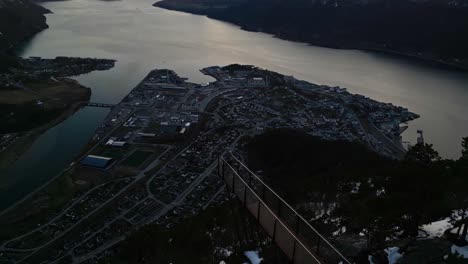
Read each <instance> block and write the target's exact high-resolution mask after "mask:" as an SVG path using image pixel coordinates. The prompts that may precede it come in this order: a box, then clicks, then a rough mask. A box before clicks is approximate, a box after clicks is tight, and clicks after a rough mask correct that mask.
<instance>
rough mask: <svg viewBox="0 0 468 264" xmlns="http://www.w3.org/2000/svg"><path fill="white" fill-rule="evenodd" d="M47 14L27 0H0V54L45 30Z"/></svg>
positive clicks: (44, 10)
mask: <svg viewBox="0 0 468 264" xmlns="http://www.w3.org/2000/svg"><path fill="white" fill-rule="evenodd" d="M48 12H49V10H47V9H45V8H43V7H40V6H38V5H36V4H34V3H32V2H30V1H29V0H0V54H1V53H4V52H6V51H7V50H8V49H11V48H13V47H15V46H16V45H17V44H18V43H20V42H21V41H23V40H25V39H26V38H28V37H31V36H32V35H34V34H36V33H37V32H39V31H42V30H44V29H46V28H47V27H48V26H47V24H46V17H45V16H44V14H46V13H48Z"/></svg>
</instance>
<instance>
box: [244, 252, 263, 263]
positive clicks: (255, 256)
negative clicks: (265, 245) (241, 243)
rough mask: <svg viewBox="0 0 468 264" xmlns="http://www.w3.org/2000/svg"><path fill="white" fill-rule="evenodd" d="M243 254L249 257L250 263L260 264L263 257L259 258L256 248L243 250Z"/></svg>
mask: <svg viewBox="0 0 468 264" xmlns="http://www.w3.org/2000/svg"><path fill="white" fill-rule="evenodd" d="M244 255H245V256H246V257H247V258H248V259H249V261H250V263H251V264H260V262H262V260H263V258H261V257H260V256H259V255H258V250H257V251H245V252H244Z"/></svg>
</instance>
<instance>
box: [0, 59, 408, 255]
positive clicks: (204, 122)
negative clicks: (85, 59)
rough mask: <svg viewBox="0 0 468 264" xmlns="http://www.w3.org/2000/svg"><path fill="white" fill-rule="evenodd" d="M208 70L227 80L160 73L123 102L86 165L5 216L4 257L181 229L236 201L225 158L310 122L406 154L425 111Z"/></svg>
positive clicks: (84, 248) (241, 69) (83, 250)
mask: <svg viewBox="0 0 468 264" xmlns="http://www.w3.org/2000/svg"><path fill="white" fill-rule="evenodd" d="M201 72H202V73H204V74H207V75H210V76H212V77H214V78H215V79H216V81H214V82H211V83H204V84H195V83H190V82H187V80H186V79H185V78H182V77H180V76H178V75H177V73H175V72H174V71H172V70H169V69H155V70H152V71H151V72H150V73H149V74H148V75H147V76H146V77H145V79H144V80H143V81H142V82H141V83H140V84H138V85H137V87H135V88H134V89H133V90H131V91H130V93H129V94H128V95H127V96H126V97H125V98H124V99H123V100H122V101H121V102H120V103H119V104H117V105H115V106H113V107H112V110H111V112H110V113H109V115H108V116H107V118H106V119H105V120H104V123H103V124H102V125H101V126H100V127H99V128H98V129H97V130H96V134H95V135H94V137H93V138H92V139H91V140H90V143H89V144H88V147H87V148H86V150H84V151H83V153H82V155H80V157H78V158H77V160H76V162H74V163H73V164H72V165H71V166H70V167H69V168H67V169H66V171H65V172H64V173H63V174H62V175H61V176H59V177H58V178H56V179H55V180H54V181H52V182H51V183H50V184H49V185H48V186H45V187H44V188H43V189H40V190H38V191H37V192H35V193H34V195H33V196H31V197H30V198H28V199H26V200H25V201H23V202H22V203H20V204H18V205H17V206H16V207H15V208H12V209H11V210H9V211H6V212H3V213H2V215H1V217H0V224H2V225H9V226H11V227H12V228H11V229H8V230H2V231H1V232H0V241H1V242H0V253H1V254H0V256H1V258H2V260H5V261H10V262H13V263H28V262H31V261H32V260H34V261H35V262H52V261H55V262H57V263H82V262H85V261H97V260H98V259H102V258H107V257H109V256H111V255H112V253H111V252H113V250H114V249H115V247H116V246H117V245H119V242H121V241H123V240H124V239H125V238H126V237H128V236H129V235H130V234H133V233H134V232H136V231H137V230H139V229H141V228H143V227H144V226H147V225H148V224H156V225H158V226H160V227H161V228H163V229H171V228H172V227H174V226H175V225H177V224H178V223H181V222H182V221H184V219H185V218H188V217H192V216H196V215H198V214H201V213H202V212H203V211H204V210H205V209H206V208H208V207H210V206H213V205H216V204H222V203H224V201H225V200H226V199H227V197H226V193H225V192H223V190H224V185H223V182H222V180H221V179H220V178H219V177H218V176H217V173H216V165H217V160H218V157H219V156H221V155H223V153H225V152H226V151H227V150H232V151H239V152H240V153H243V152H244V151H245V144H246V143H247V142H249V141H250V140H251V138H252V137H254V136H256V135H260V134H263V133H264V132H266V131H270V130H277V129H285V128H288V129H300V130H302V131H304V132H305V133H307V134H309V135H313V136H314V137H317V138H320V139H321V140H326V141H337V142H352V143H358V142H359V143H360V145H364V146H366V147H367V148H368V149H369V150H372V151H374V152H377V153H379V155H382V156H384V157H389V158H391V159H400V158H401V157H402V155H404V153H405V150H404V149H403V147H402V146H401V141H400V138H399V131H400V128H399V127H400V124H401V123H404V122H407V121H410V120H412V119H414V118H417V115H416V114H414V113H411V112H410V111H408V110H407V109H404V108H402V107H397V106H393V105H391V104H388V103H381V102H377V101H375V100H372V99H369V98H366V97H364V96H360V95H354V94H351V93H349V92H347V91H346V89H344V88H340V87H328V86H322V85H315V84H312V83H309V82H306V81H301V80H297V79H295V78H294V77H292V76H284V75H282V74H279V73H276V72H272V71H268V70H264V69H260V68H257V67H255V66H251V65H237V64H234V65H229V66H225V67H219V66H212V67H208V68H204V69H202V70H201ZM25 208H34V210H31V209H28V210H25Z"/></svg>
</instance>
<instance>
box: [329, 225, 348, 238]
mask: <svg viewBox="0 0 468 264" xmlns="http://www.w3.org/2000/svg"><path fill="white" fill-rule="evenodd" d="M344 233H346V226H342V227H341V228H340V229H338V230H336V231H335V232H333V233H332V235H333V236H338V235H342V234H344Z"/></svg>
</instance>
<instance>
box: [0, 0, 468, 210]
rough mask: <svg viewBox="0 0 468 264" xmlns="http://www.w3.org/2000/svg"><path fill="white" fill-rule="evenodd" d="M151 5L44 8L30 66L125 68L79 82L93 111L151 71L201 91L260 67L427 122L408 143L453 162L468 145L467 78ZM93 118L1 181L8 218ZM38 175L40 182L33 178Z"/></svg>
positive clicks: (135, 1)
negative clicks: (217, 75) (94, 61)
mask: <svg viewBox="0 0 468 264" xmlns="http://www.w3.org/2000/svg"><path fill="white" fill-rule="evenodd" d="M151 4H153V2H152V1H148V0H121V1H99V0H69V1H64V2H50V3H45V4H44V6H45V7H46V8H49V9H50V10H51V11H53V12H54V14H50V15H48V17H47V18H48V24H49V25H50V29H48V30H45V31H43V32H41V33H40V34H38V35H37V36H36V37H34V38H33V39H32V40H31V41H30V42H29V43H28V44H27V45H25V47H24V48H23V50H22V51H20V55H21V56H42V57H55V56H81V57H100V58H112V59H117V60H118V62H117V64H116V67H115V68H114V69H112V70H110V71H106V72H94V73H91V74H87V75H84V76H80V77H77V79H78V80H79V81H80V82H81V83H82V84H84V85H86V86H88V87H91V88H92V89H93V95H92V101H96V102H108V103H117V102H119V101H120V100H121V99H122V98H123V96H125V95H126V94H127V93H128V92H129V90H130V89H132V88H133V87H134V86H135V85H136V84H137V83H138V82H139V81H140V80H141V79H142V78H143V77H144V76H145V75H146V74H147V73H148V72H149V71H150V70H151V69H153V68H171V69H174V70H176V71H177V72H178V73H179V74H180V75H182V76H185V77H189V78H190V80H191V81H194V82H206V81H210V80H211V78H209V77H206V76H204V75H202V74H201V73H199V71H198V69H200V68H203V67H206V66H210V65H225V64H230V63H245V64H254V65H257V66H260V67H262V68H267V69H270V70H274V71H278V72H280V73H283V74H287V75H294V76H295V77H297V78H300V79H304V80H307V81H311V82H314V83H319V84H326V85H338V86H342V87H346V88H348V89H349V91H351V92H353V93H359V94H363V95H366V96H369V97H371V98H374V99H376V100H379V101H383V102H391V103H393V104H395V105H401V106H404V107H407V108H409V109H410V110H411V111H413V112H415V113H418V114H420V115H421V118H420V119H418V120H416V121H413V122H411V123H410V129H409V130H407V132H405V134H404V140H405V141H410V142H415V140H416V136H417V135H416V130H417V129H422V130H424V133H425V138H426V140H427V141H429V142H431V143H433V144H434V145H435V147H436V148H437V149H438V150H439V152H440V153H441V154H442V155H443V156H445V157H450V158H455V157H458V156H459V155H460V154H459V152H460V147H459V145H460V141H461V138H462V137H463V136H468V103H467V102H468V73H464V72H456V71H451V70H446V69H440V68H436V67H432V66H429V65H426V64H424V63H421V62H416V61H412V60H408V59H402V58H399V57H394V56H387V55H381V54H375V53H368V52H361V51H354V50H334V49H327V48H319V47H313V46H308V45H306V44H301V43H294V42H289V41H284V40H279V39H275V38H272V37H271V36H270V35H267V34H263V33H252V32H246V31H242V30H240V29H239V28H238V27H236V26H233V25H230V24H227V23H223V22H219V21H215V20H211V19H208V18H205V17H202V16H194V15H190V14H184V13H179V12H173V11H167V10H163V9H159V8H154V7H152V6H151ZM106 113H107V112H106V111H105V110H96V109H89V108H86V109H84V110H82V111H80V112H78V113H77V114H75V115H74V116H72V117H71V118H70V119H68V120H67V121H66V122H65V123H62V124H60V125H59V126H57V127H56V128H54V129H52V130H50V131H48V132H47V133H45V134H44V135H43V136H42V137H41V138H40V139H39V140H38V141H37V142H36V143H35V145H34V146H33V148H32V149H31V150H30V151H29V152H28V153H26V154H24V155H23V156H22V157H21V158H20V160H18V162H17V163H16V164H15V165H14V166H13V167H12V168H11V170H9V172H8V173H7V174H6V175H2V176H1V177H0V187H1V188H2V190H1V195H0V201H1V202H0V209H1V208H2V207H5V206H7V205H9V204H11V203H12V202H13V201H15V200H17V199H19V198H20V197H22V196H24V194H26V193H28V192H30V191H31V190H33V189H34V188H36V187H37V186H39V185H40V184H41V183H43V182H44V181H46V180H47V179H49V178H51V177H53V176H54V175H56V173H58V172H60V170H61V169H63V168H64V167H65V166H67V165H68V164H69V163H70V161H72V160H73V159H74V158H75V157H76V155H77V153H78V152H79V150H80V148H81V146H83V145H84V144H85V142H86V141H87V140H88V138H89V137H90V136H91V135H92V133H93V131H94V130H95V128H96V127H97V126H98V124H99V123H100V122H101V121H102V119H103V118H104V116H105V115H106ZM32 172H34V173H32Z"/></svg>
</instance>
